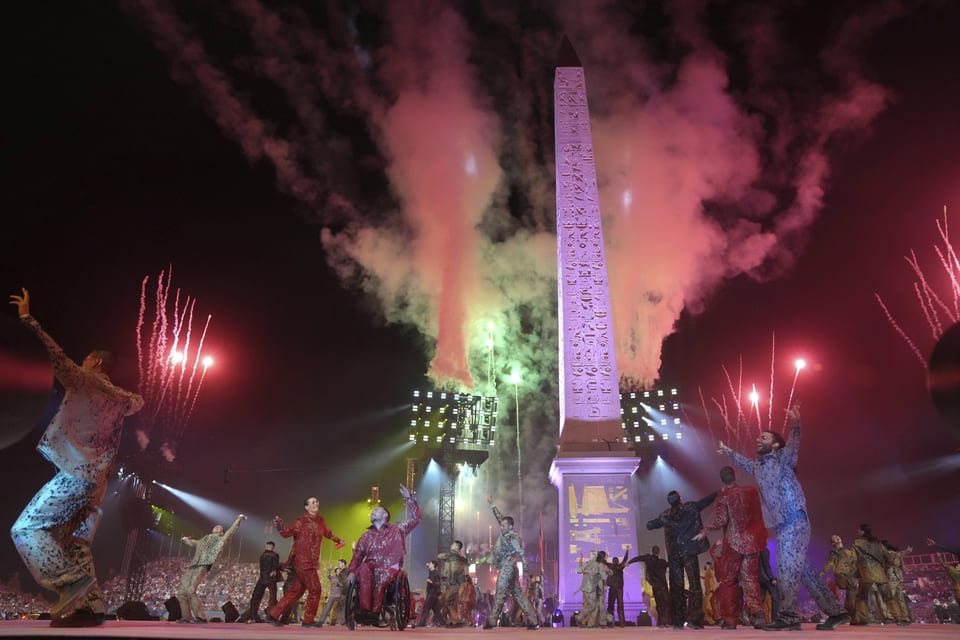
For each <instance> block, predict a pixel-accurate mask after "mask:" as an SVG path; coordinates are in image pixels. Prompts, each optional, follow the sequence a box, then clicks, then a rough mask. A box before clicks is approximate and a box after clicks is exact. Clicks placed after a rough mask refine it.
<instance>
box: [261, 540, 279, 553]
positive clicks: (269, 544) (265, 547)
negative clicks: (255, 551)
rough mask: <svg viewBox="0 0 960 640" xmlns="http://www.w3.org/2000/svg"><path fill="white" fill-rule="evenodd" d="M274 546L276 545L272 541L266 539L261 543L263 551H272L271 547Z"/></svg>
mask: <svg viewBox="0 0 960 640" xmlns="http://www.w3.org/2000/svg"><path fill="white" fill-rule="evenodd" d="M275 546H277V545H275V544H273V542H272V541H270V540H267V541H266V542H265V543H264V544H263V550H264V551H273V548H274V547H275Z"/></svg>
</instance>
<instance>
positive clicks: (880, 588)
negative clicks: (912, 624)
mask: <svg viewBox="0 0 960 640" xmlns="http://www.w3.org/2000/svg"><path fill="white" fill-rule="evenodd" d="M859 534H860V537H858V538H857V539H856V540H854V541H853V549H854V551H856V552H857V574H858V576H859V578H860V584H859V586H858V588H857V600H856V607H855V613H854V618H853V621H852V622H851V623H850V624H856V625H867V624H870V604H869V597H870V593H871V592H872V591H873V590H874V588H876V591H877V594H878V598H879V600H880V601H882V602H883V606H882V607H879V604H878V608H880V611H881V617H882V618H883V622H889V621H890V619H892V620H893V621H895V622H897V623H898V624H899V623H902V622H904V621H905V619H906V618H905V616H904V614H903V612H902V611H901V610H900V606H899V604H897V603H896V602H895V601H894V600H893V594H892V593H891V592H890V579H889V576H888V575H887V549H886V547H884V546H883V543H882V542H880V540H878V539H877V538H876V536H874V535H873V531H872V530H871V528H870V525H868V524H862V525H860V530H859Z"/></svg>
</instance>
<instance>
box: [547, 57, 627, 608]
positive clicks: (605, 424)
mask: <svg viewBox="0 0 960 640" xmlns="http://www.w3.org/2000/svg"><path fill="white" fill-rule="evenodd" d="M554 128H555V144H556V169H557V187H556V188H557V280H558V282H557V295H558V305H557V307H558V312H559V316H560V317H559V323H558V324H559V334H560V335H559V337H560V339H559V343H560V344H559V348H560V367H559V372H560V384H559V389H560V441H559V450H558V452H557V457H556V458H555V459H554V461H553V464H552V466H551V469H550V477H551V480H552V482H553V483H554V485H555V486H556V487H557V489H558V491H559V493H560V500H559V525H560V528H559V544H558V548H559V554H558V555H559V562H558V572H557V573H558V576H557V578H558V584H557V590H558V595H559V599H560V603H561V609H562V610H563V612H564V614H565V615H566V616H569V615H570V614H571V613H572V612H573V611H574V610H575V609H579V608H580V603H581V596H580V595H579V594H575V593H574V592H575V591H576V590H577V588H578V587H579V586H580V576H579V575H578V574H577V567H578V564H579V563H580V562H581V561H586V560H587V559H588V558H589V556H590V555H591V554H592V553H595V552H596V551H600V550H603V551H606V552H607V554H608V556H609V557H611V558H612V557H618V558H620V557H623V554H624V550H625V549H626V547H627V546H630V547H631V552H634V553H635V552H637V535H636V531H637V530H636V526H637V523H636V509H635V507H634V500H633V497H634V496H633V493H634V492H633V490H632V486H631V485H632V475H633V472H634V471H636V469H637V465H638V462H639V459H638V458H637V457H636V454H635V453H634V452H633V450H632V447H630V446H629V445H628V444H626V443H624V433H623V429H622V427H621V416H620V388H619V376H618V373H617V357H616V352H615V349H614V340H613V326H612V325H611V313H610V288H609V285H608V281H607V262H606V254H605V251H604V244H603V227H602V223H601V219H600V200H599V195H598V192H597V173H596V162H595V157H594V152H593V138H592V135H591V131H590V112H589V109H588V108H587V88H586V81H585V78H584V72H583V67H582V65H581V64H580V60H579V59H578V58H577V54H576V52H575V51H574V50H573V46H572V45H571V44H570V42H569V40H567V39H566V38H564V40H563V44H562V45H561V48H560V55H559V59H558V62H557V69H556V75H555V77H554ZM642 599H643V594H642V590H641V588H640V581H639V580H637V579H630V578H628V579H626V580H625V581H624V601H625V603H626V605H627V607H626V608H627V616H628V618H630V619H632V620H636V614H637V613H639V611H640V607H641V606H642Z"/></svg>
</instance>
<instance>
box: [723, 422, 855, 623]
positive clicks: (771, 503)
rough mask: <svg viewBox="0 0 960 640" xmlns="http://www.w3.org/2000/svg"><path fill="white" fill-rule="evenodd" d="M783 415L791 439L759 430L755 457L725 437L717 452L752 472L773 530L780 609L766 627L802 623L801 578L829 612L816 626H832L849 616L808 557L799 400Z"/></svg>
mask: <svg viewBox="0 0 960 640" xmlns="http://www.w3.org/2000/svg"><path fill="white" fill-rule="evenodd" d="M787 416H788V417H789V419H790V423H791V427H790V441H789V442H787V441H786V440H784V438H783V436H782V435H780V434H779V433H777V432H776V431H761V432H760V435H759V436H757V459H756V460H750V459H749V458H747V457H746V456H743V455H741V454H739V453H737V452H736V451H734V450H733V449H731V448H730V447H728V446H727V445H725V444H723V442H721V443H720V452H721V453H725V454H727V455H728V456H730V458H731V459H732V460H733V462H734V464H736V465H737V466H738V467H740V468H741V469H743V470H744V471H746V472H747V473H749V474H751V475H752V476H753V477H754V479H755V480H756V482H757V488H758V489H759V490H760V499H761V502H762V505H763V515H764V521H765V522H766V525H767V526H768V527H770V528H772V529H774V530H775V531H776V533H777V543H778V548H777V579H778V582H779V585H780V595H781V602H780V611H779V617H778V619H777V620H775V621H773V622H772V623H770V624H768V625H766V626H765V627H764V629H768V630H770V631H781V630H784V629H786V630H799V629H800V610H799V608H798V606H797V596H798V594H799V591H800V583H801V582H802V583H803V586H805V587H806V588H807V592H808V593H809V594H810V595H811V596H812V597H813V599H814V601H815V602H816V603H817V606H819V607H820V610H821V611H823V612H824V613H826V614H827V616H828V617H827V619H826V620H825V621H824V622H822V623H820V624H818V625H817V629H819V630H821V631H824V630H832V629H836V628H837V627H839V626H840V625H841V624H845V623H849V622H850V616H849V615H847V612H846V611H844V609H843V607H842V606H841V605H840V603H839V602H837V600H836V598H834V597H833V594H832V593H830V589H828V588H827V585H826V583H824V581H823V580H822V579H820V577H819V576H818V575H817V572H816V570H815V569H814V568H813V567H811V566H810V563H809V561H808V560H807V547H808V546H809V544H810V520H809V519H808V518H807V500H806V498H805V497H804V495H803V488H802V487H801V486H800V481H799V480H798V479H797V472H796V467H797V459H798V457H799V454H800V405H794V406H793V407H792V408H791V409H790V410H789V411H788V412H787Z"/></svg>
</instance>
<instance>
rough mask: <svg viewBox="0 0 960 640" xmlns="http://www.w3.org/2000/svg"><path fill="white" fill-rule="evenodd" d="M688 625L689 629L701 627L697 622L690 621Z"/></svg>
mask: <svg viewBox="0 0 960 640" xmlns="http://www.w3.org/2000/svg"><path fill="white" fill-rule="evenodd" d="M688 626H689V627H690V628H691V629H703V625H702V624H700V623H699V622H691V623H690V624H689V625H688Z"/></svg>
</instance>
